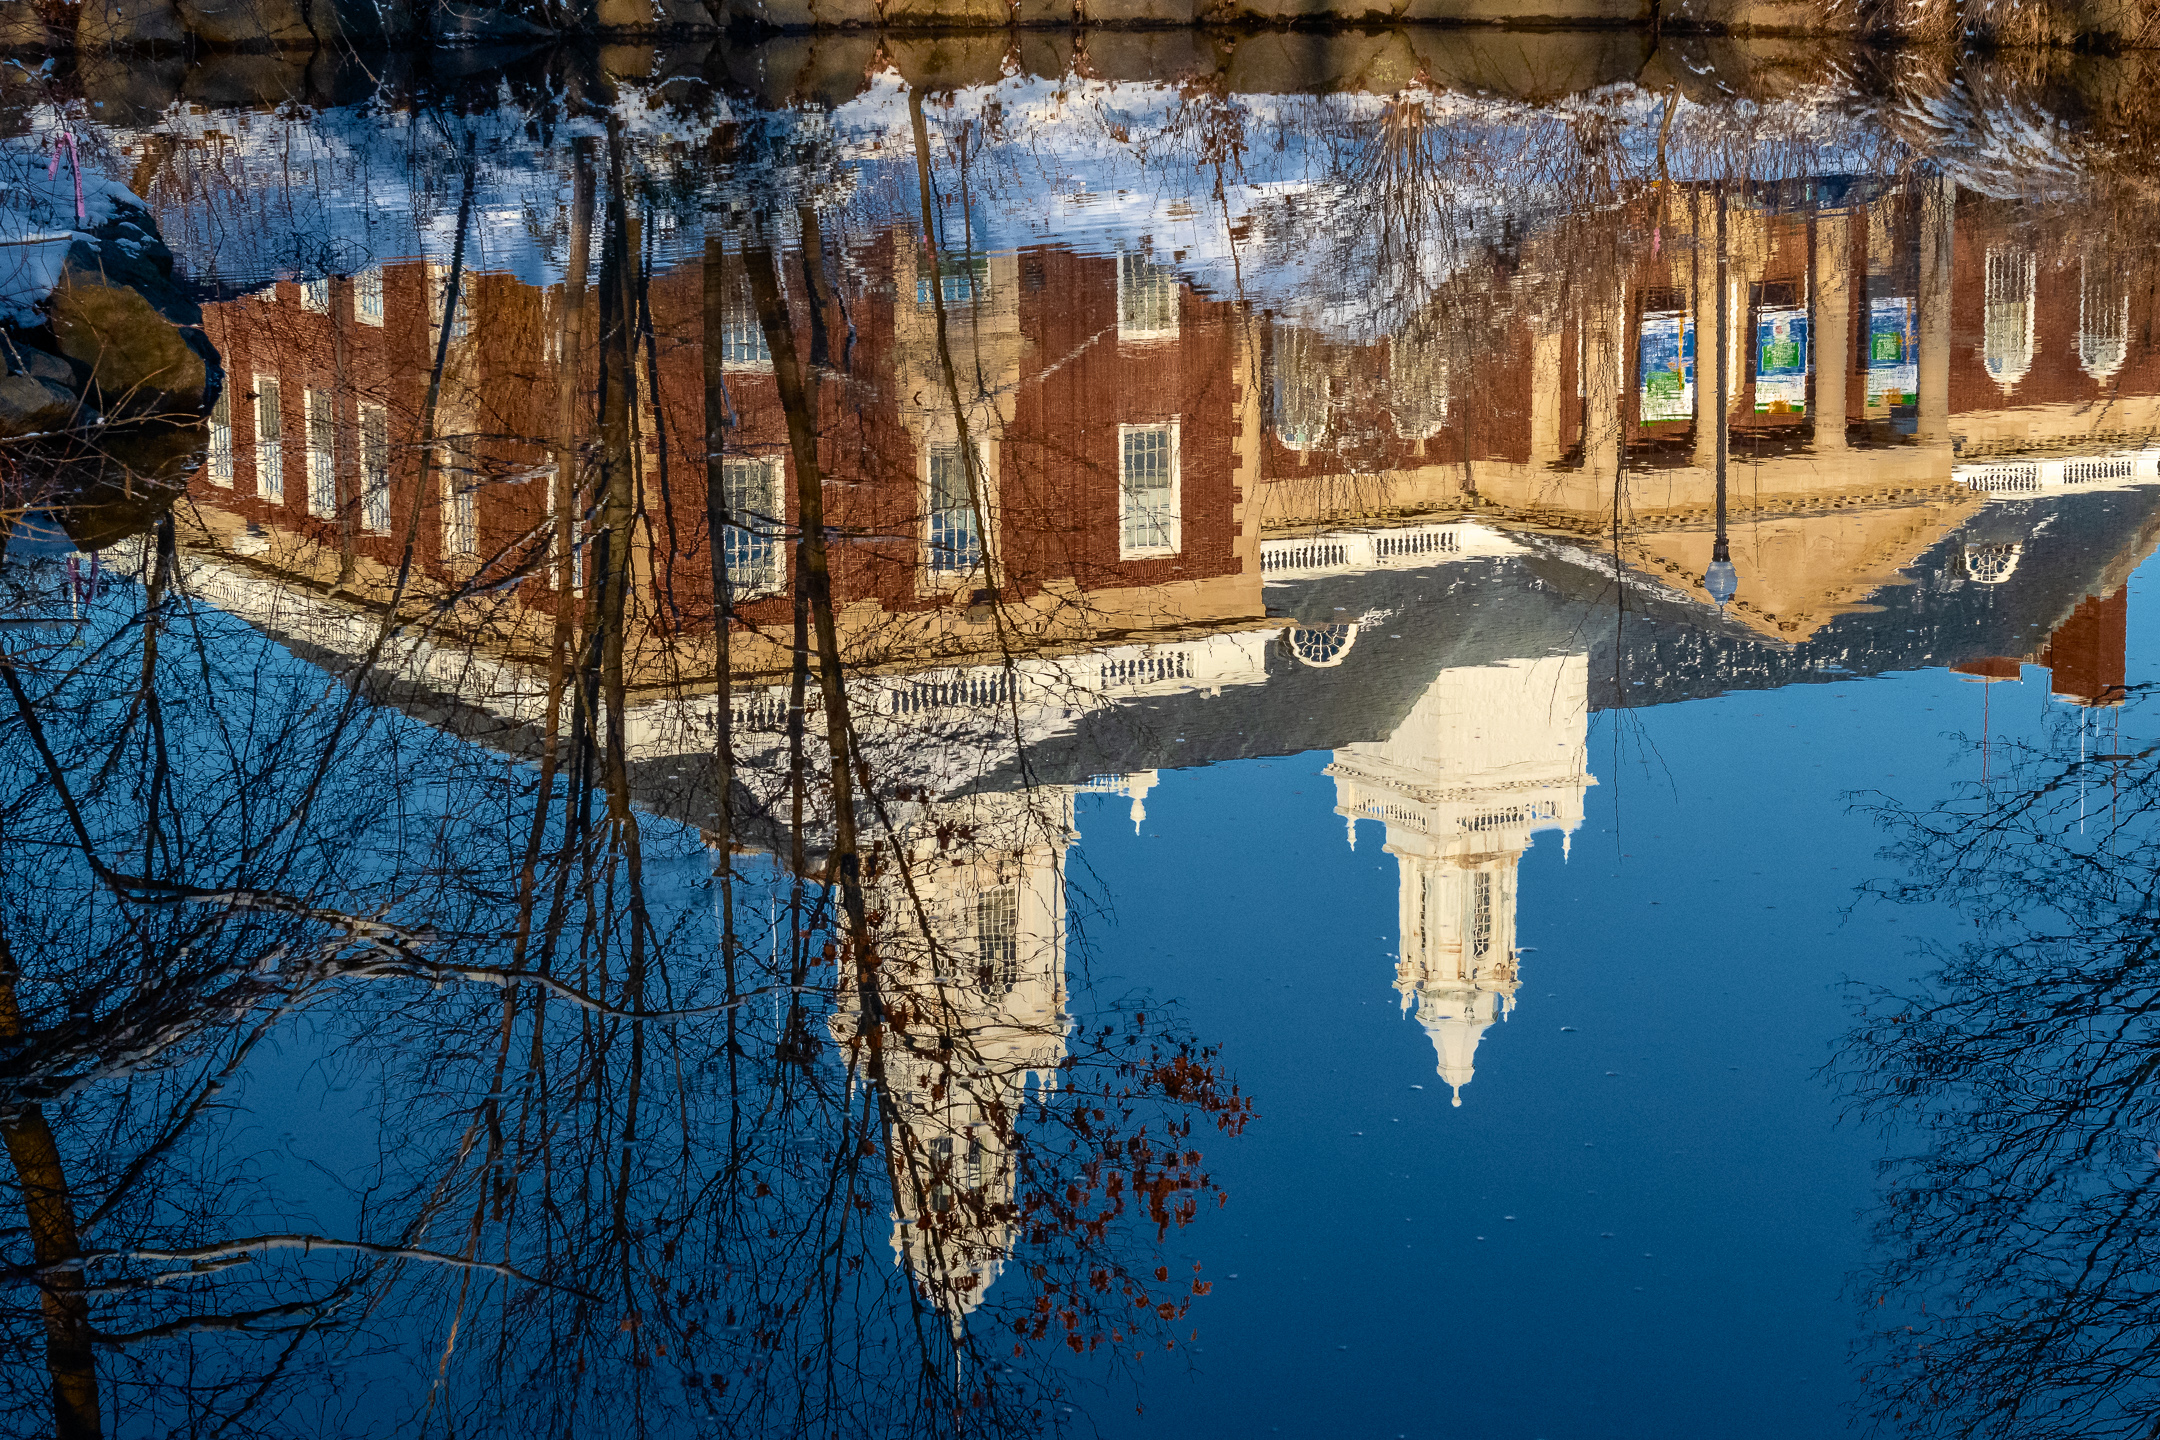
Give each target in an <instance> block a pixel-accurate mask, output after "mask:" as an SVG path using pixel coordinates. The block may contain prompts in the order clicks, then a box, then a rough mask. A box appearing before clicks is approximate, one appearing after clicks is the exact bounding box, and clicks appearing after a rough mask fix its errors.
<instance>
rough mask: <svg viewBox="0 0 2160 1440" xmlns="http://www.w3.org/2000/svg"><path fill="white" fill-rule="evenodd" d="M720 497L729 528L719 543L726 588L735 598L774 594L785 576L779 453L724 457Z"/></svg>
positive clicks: (783, 504)
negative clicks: (724, 561) (768, 456)
mask: <svg viewBox="0 0 2160 1440" xmlns="http://www.w3.org/2000/svg"><path fill="white" fill-rule="evenodd" d="M720 475H721V483H722V485H723V486H724V487H725V488H724V493H723V496H722V503H723V504H724V505H725V506H726V507H727V530H726V532H725V534H724V535H723V536H722V538H721V548H722V550H723V551H724V553H725V555H726V557H727V583H728V593H729V595H730V596H732V597H733V598H734V599H736V600H754V599H756V598H757V597H758V596H760V595H770V594H772V593H773V592H774V591H776V590H778V589H779V588H780V587H781V585H782V583H783V582H784V581H785V579H786V570H787V567H786V563H785V555H784V553H783V551H782V549H781V540H780V536H781V531H782V529H783V528H784V527H785V525H786V521H787V506H786V502H785V501H784V500H783V499H782V497H781V493H780V481H781V469H780V462H779V460H777V459H750V458H743V459H730V460H726V461H723V462H721V469H720Z"/></svg>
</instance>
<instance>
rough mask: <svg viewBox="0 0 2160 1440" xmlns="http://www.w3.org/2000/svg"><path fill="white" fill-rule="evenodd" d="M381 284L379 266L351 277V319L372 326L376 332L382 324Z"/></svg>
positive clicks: (381, 278)
mask: <svg viewBox="0 0 2160 1440" xmlns="http://www.w3.org/2000/svg"><path fill="white" fill-rule="evenodd" d="M382 282H383V274H382V266H380V265H370V266H368V267H367V269H365V270H362V271H361V272H360V273H359V274H357V275H355V276H353V319H355V320H357V321H359V322H360V323H361V324H362V325H373V326H374V327H375V328H376V329H378V330H379V329H381V328H382V323H383V283H382Z"/></svg>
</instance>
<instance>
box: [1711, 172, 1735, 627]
mask: <svg viewBox="0 0 2160 1440" xmlns="http://www.w3.org/2000/svg"><path fill="white" fill-rule="evenodd" d="M1731 305H1732V295H1731V286H1730V283H1729V281H1728V280H1727V278H1726V248H1725V187H1724V186H1723V185H1722V184H1721V185H1719V186H1718V189H1717V382H1716V384H1717V403H1716V407H1715V411H1714V413H1715V415H1716V417H1717V542H1716V544H1715V545H1714V546H1713V547H1712V548H1711V551H1710V568H1709V569H1707V570H1705V571H1704V572H1703V589H1705V590H1707V591H1709V592H1710V598H1711V599H1712V600H1715V601H1716V602H1717V603H1718V606H1719V608H1721V609H1722V608H1723V607H1724V606H1725V604H1726V603H1727V602H1728V601H1730V600H1731V599H1732V598H1733V595H1734V593H1735V592H1736V591H1737V590H1738V589H1739V588H1740V577H1739V574H1738V572H1736V571H1735V570H1734V569H1733V563H1732V546H1731V544H1730V543H1729V542H1728V541H1727V540H1726V538H1725V462H1726V458H1727V454H1728V452H1729V450H1730V448H1731V442H1732V433H1731V432H1732V425H1731V421H1732V416H1731V413H1730V412H1731V409H1732V397H1731V396H1730V395H1728V394H1727V393H1726V385H1727V382H1728V380H1729V378H1730V374H1731V365H1732V357H1731V350H1730V347H1731V345H1732V317H1731V315H1730V313H1729V311H1730V307H1731Z"/></svg>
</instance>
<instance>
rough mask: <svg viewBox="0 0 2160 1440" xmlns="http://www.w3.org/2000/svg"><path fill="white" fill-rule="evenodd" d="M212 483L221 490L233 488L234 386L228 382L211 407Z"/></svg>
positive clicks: (210, 463)
mask: <svg viewBox="0 0 2160 1440" xmlns="http://www.w3.org/2000/svg"><path fill="white" fill-rule="evenodd" d="M209 472H210V483H211V484H212V485H215V486H217V487H218V488H219V489H220V490H230V489H232V488H233V446H232V387H231V386H230V385H229V384H228V385H226V386H224V387H222V388H220V389H219V391H218V397H217V404H215V405H213V406H211V407H210V455H209Z"/></svg>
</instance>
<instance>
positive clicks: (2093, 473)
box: [1951, 450, 2160, 498]
mask: <svg viewBox="0 0 2160 1440" xmlns="http://www.w3.org/2000/svg"><path fill="white" fill-rule="evenodd" d="M1951 474H1952V475H1954V476H1955V477H1956V479H1957V482H1958V483H1959V484H1960V485H1963V486H1964V487H1965V488H1966V489H1968V490H1977V491H1979V492H1981V493H1982V494H1985V495H1995V496H2001V497H2005V498H2008V497H2015V496H2020V495H2042V494H2046V493H2047V492H2049V491H2051V490H2061V489H2064V488H2066V487H2076V488H2080V489H2087V488H2091V487H2093V486H2099V485H2138V484H2150V483H2153V482H2154V481H2160V450H2135V451H2127V452H2122V453H2118V454H2114V455H2084V456H2079V457H2077V458H2075V459H2067V460H1997V461H1992V462H1988V463H1983V464H1974V465H1958V466H1954V467H1952V470H1951Z"/></svg>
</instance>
